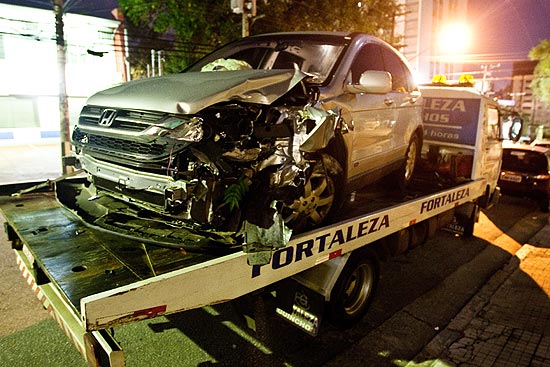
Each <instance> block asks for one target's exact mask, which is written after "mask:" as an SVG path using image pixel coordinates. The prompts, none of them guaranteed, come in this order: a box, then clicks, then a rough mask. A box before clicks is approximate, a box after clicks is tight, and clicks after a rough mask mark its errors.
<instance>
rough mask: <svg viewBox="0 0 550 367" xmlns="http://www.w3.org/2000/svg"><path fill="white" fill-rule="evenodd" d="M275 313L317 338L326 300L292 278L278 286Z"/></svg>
mask: <svg viewBox="0 0 550 367" xmlns="http://www.w3.org/2000/svg"><path fill="white" fill-rule="evenodd" d="M276 300H277V307H276V309H275V312H276V314H277V315H278V316H280V317H282V318H283V319H285V320H286V321H288V322H290V323H291V324H292V325H294V326H296V327H297V328H299V329H300V330H302V331H305V332H306V333H308V334H310V335H312V336H317V334H318V333H319V329H320V326H321V321H322V316H323V313H324V306H325V302H324V298H323V296H322V295H320V294H319V293H317V292H314V291H313V290H311V289H309V288H307V287H304V286H303V285H301V284H300V283H298V282H297V281H295V280H293V279H292V278H289V279H285V280H283V281H281V282H279V283H278V284H277V298H276Z"/></svg>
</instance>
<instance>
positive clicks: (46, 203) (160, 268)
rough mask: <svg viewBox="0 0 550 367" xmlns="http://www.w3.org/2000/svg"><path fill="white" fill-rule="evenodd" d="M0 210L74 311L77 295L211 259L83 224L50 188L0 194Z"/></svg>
mask: <svg viewBox="0 0 550 367" xmlns="http://www.w3.org/2000/svg"><path fill="white" fill-rule="evenodd" d="M0 209H1V211H2V213H3V215H4V219H5V221H6V223H7V224H8V225H9V226H10V227H11V228H12V229H16V234H17V236H18V237H19V238H20V239H21V240H22V241H23V242H24V243H25V244H26V245H27V246H26V248H28V249H29V251H30V252H31V255H32V257H33V258H34V259H36V260H35V261H37V265H38V267H39V268H40V269H41V270H42V271H44V273H45V275H46V276H47V278H48V279H49V280H52V281H55V283H56V284H57V285H58V287H59V289H61V290H62V291H63V293H64V296H65V297H66V298H67V299H68V300H69V301H70V303H71V304H72V305H73V307H74V308H75V310H80V299H81V298H83V297H86V296H89V295H92V294H96V293H100V292H102V291H106V290H110V289H114V288H117V287H120V286H124V285H128V284H131V283H134V282H137V281H140V280H143V279H147V278H150V277H154V276H157V275H161V274H164V273H168V272H170V271H172V270H175V269H181V268H185V267H187V266H191V265H194V264H197V263H200V262H204V261H207V260H210V259H212V258H214V256H213V255H208V254H201V253H189V252H186V251H184V250H177V249H168V248H163V247H158V246H152V245H147V244H144V243H140V242H139V241H135V240H132V239H128V238H124V237H121V236H118V235H116V234H112V233H108V232H105V231H101V230H98V229H94V228H91V227H88V226H86V225H85V224H84V223H83V222H82V221H81V219H80V218H79V217H77V216H76V215H74V214H73V213H72V212H70V211H69V210H66V209H65V208H63V207H62V206H61V205H60V204H59V203H58V202H57V200H56V199H55V195H54V194H53V193H52V192H46V193H33V194H26V195H24V196H21V197H0ZM38 279H40V278H38Z"/></svg>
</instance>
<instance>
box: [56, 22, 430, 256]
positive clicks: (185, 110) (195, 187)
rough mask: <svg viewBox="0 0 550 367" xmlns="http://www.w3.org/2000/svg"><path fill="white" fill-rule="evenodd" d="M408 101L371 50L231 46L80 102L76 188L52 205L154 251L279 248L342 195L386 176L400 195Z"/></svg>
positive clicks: (400, 77)
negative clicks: (206, 245)
mask: <svg viewBox="0 0 550 367" xmlns="http://www.w3.org/2000/svg"><path fill="white" fill-rule="evenodd" d="M420 98H421V96H420V94H419V92H418V90H417V88H416V85H415V83H414V81H413V78H412V74H411V72H410V70H409V67H408V66H407V62H406V61H405V59H404V58H403V57H402V56H401V55H400V54H399V53H398V52H396V51H395V50H394V49H393V48H392V47H390V46H389V45H387V44H386V43H384V42H382V41H381V40H379V39H377V38H375V37H372V36H368V35H365V34H358V33H328V32H326V33H277V34H265V35H259V36H252V37H248V38H244V39H241V40H238V41H236V42H233V43H231V44H228V45H226V46H225V47H222V48H220V49H218V50H217V51H215V52H213V53H212V54H210V55H208V56H206V57H204V58H203V59H202V60H200V61H198V62H197V63H196V64H194V65H192V66H190V67H189V68H188V69H187V70H185V71H184V72H182V73H180V74H176V75H167V76H161V77H155V78H150V79H144V80H136V81H132V82H128V83H125V84H122V85H119V86H116V87H113V88H111V89H108V90H105V91H102V92H99V93H97V94H95V95H94V96H92V97H91V98H90V99H89V100H88V102H87V105H86V106H85V107H84V108H83V109H82V112H81V114H80V118H79V121H78V125H77V126H76V127H74V130H73V133H72V143H73V145H74V146H75V149H76V153H77V158H78V161H79V164H80V165H81V166H82V168H83V169H84V170H85V171H86V172H87V174H88V181H89V182H88V184H87V185H83V186H82V187H79V188H77V189H75V191H74V192H73V194H74V195H73V197H72V198H71V199H70V200H69V199H67V198H64V201H65V202H68V201H70V202H71V205H72V206H73V207H76V209H77V210H78V211H79V213H81V214H82V215H83V216H85V217H86V219H88V220H89V221H92V222H94V223H95V224H97V225H101V226H103V227H107V228H110V229H113V230H116V231H119V232H125V233H126V234H130V235H134V236H139V237H140V238H142V239H150V240H151V241H153V242H155V243H160V244H163V243H164V244H167V245H173V246H178V247H185V246H186V245H188V246H191V245H193V246H194V244H196V243H203V240H204V239H205V238H208V239H209V240H210V241H211V240H214V241H217V242H227V243H229V244H235V245H239V246H240V245H243V244H244V245H245V247H246V246H248V249H249V250H250V251H253V250H254V248H255V246H259V247H262V246H268V247H280V246H284V245H285V244H286V242H287V241H288V239H289V236H290V233H291V231H292V230H294V231H303V230H306V229H310V228H314V227H315V226H319V225H321V224H322V223H323V222H324V221H325V220H326V219H327V218H328V217H329V216H330V215H331V213H332V212H333V211H334V210H336V209H337V208H338V207H339V206H340V203H342V201H343V199H344V198H345V196H346V194H347V193H349V192H351V191H353V190H356V189H358V188H360V187H363V186H365V185H366V184H368V183H371V182H373V181H375V180H378V179H380V178H381V177H384V176H387V175H389V174H394V175H396V177H397V180H396V182H400V183H401V186H405V185H406V184H407V182H408V181H409V180H410V179H411V176H412V173H413V169H414V166H415V163H416V162H417V160H418V156H419V152H420V147H421V144H422V138H423V131H422V125H421V120H422V119H421V107H422V101H421V100H420ZM92 203H93V206H92Z"/></svg>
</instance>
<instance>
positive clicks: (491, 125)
mask: <svg viewBox="0 0 550 367" xmlns="http://www.w3.org/2000/svg"><path fill="white" fill-rule="evenodd" d="M487 130H488V131H487V136H488V137H489V139H493V140H496V139H499V138H500V119H499V115H498V110H497V109H496V108H489V110H488V116H487Z"/></svg>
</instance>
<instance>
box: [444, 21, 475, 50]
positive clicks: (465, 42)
mask: <svg viewBox="0 0 550 367" xmlns="http://www.w3.org/2000/svg"><path fill="white" fill-rule="evenodd" d="M470 38H471V36H470V29H469V27H468V26H467V25H466V24H464V23H449V24H446V25H444V26H443V27H442V28H441V31H440V33H439V50H440V52H441V54H450V55H453V54H454V55H456V54H463V53H464V52H466V51H467V50H468V48H469V46H470Z"/></svg>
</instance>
